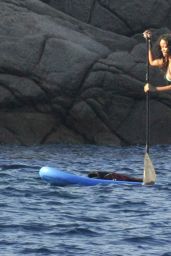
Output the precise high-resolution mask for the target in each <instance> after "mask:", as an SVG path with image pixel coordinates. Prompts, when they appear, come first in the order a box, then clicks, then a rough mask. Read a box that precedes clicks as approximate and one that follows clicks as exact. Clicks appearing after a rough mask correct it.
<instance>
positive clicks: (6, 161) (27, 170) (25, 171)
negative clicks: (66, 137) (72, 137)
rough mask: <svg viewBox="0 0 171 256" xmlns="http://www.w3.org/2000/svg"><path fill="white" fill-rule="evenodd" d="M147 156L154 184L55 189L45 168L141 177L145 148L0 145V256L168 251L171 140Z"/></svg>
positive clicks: (101, 255) (166, 254)
mask: <svg viewBox="0 0 171 256" xmlns="http://www.w3.org/2000/svg"><path fill="white" fill-rule="evenodd" d="M150 156H151V159H152V161H153V164H154V166H155V169H156V171H157V184H156V185H155V186H119V185H117V186H116V185H108V186H102V185H98V186H94V187H78V186H74V187H55V186H52V185H49V184H47V183H45V182H43V181H42V180H41V179H40V178H39V169H40V168H41V167H42V166H44V165H49V166H54V167H59V168H62V169H65V170H66V171H70V172H73V173H76V174H81V175H87V173H88V172H89V171H92V170H102V171H112V170H114V171H118V172H123V173H126V174H131V175H133V176H139V177H141V176H142V174H143V161H144V147H126V148H117V147H102V146H71V145H53V146H34V147H21V146H0V177H1V179H0V188H1V193H0V209H1V212H0V255H3V256H11V255H17V256H20V255H34V256H35V255H63V256H71V255H74V256H75V255H85V256H88V255H91V256H94V255H96V256H112V255H116V256H123V255H124V256H125V255H130V256H133V255H134V256H144V255H148V256H152V255H155V256H158V255H161V256H169V255H171V157H170V156H171V146H155V147H152V148H151V150H150Z"/></svg>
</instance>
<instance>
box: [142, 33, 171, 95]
mask: <svg viewBox="0 0 171 256" xmlns="http://www.w3.org/2000/svg"><path fill="white" fill-rule="evenodd" d="M143 36H144V38H145V39H146V40H151V36H152V33H151V31H149V30H146V31H145V32H144V33H143ZM149 45H150V47H149V53H148V58H149V64H150V65H151V66H153V67H159V68H161V69H162V70H163V71H164V73H165V79H166V80H167V82H168V85H165V86H157V87H154V86H152V85H150V84H149V83H147V84H145V86H144V91H145V92H148V91H151V92H164V91H169V90H171V35H170V34H164V35H162V36H160V37H159V39H158V40H157V42H156V49H157V51H158V54H159V57H158V58H154V57H153V54H152V49H151V43H150V44H149Z"/></svg>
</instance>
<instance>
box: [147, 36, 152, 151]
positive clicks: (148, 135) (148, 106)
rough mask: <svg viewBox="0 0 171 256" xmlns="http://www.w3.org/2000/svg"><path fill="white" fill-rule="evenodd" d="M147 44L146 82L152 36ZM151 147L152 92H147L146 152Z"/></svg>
mask: <svg viewBox="0 0 171 256" xmlns="http://www.w3.org/2000/svg"><path fill="white" fill-rule="evenodd" d="M146 44H147V63H146V83H149V48H150V44H151V42H150V38H147V40H146ZM149 147H150V93H149V91H148V92H147V93H146V153H149Z"/></svg>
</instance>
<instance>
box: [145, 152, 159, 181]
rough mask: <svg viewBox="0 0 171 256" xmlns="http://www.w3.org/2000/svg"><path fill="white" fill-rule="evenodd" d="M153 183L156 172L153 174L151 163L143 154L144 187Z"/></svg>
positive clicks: (147, 156)
mask: <svg viewBox="0 0 171 256" xmlns="http://www.w3.org/2000/svg"><path fill="white" fill-rule="evenodd" d="M155 181H156V172H155V169H154V166H153V163H152V161H151V159H150V157H149V155H148V153H145V157H144V177H143V182H144V184H145V185H151V184H154V183H155Z"/></svg>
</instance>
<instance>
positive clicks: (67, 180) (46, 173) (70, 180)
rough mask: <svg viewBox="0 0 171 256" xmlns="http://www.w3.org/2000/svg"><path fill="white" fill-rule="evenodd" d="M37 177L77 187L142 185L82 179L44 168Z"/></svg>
mask: <svg viewBox="0 0 171 256" xmlns="http://www.w3.org/2000/svg"><path fill="white" fill-rule="evenodd" d="M39 175H40V177H41V178H42V180H44V181H46V182H48V183H50V184H53V185H56V186H67V185H79V186H95V185H98V184H104V185H107V184H114V185H142V184H143V182H138V181H136V182H134V181H119V180H106V179H95V178H89V177H84V176H81V175H75V174H71V173H68V172H65V171H61V170H59V169H57V168H53V167H47V166H44V167H42V168H41V169H40V171H39Z"/></svg>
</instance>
